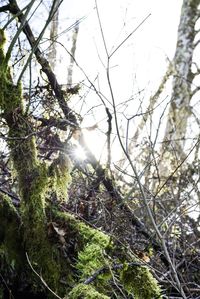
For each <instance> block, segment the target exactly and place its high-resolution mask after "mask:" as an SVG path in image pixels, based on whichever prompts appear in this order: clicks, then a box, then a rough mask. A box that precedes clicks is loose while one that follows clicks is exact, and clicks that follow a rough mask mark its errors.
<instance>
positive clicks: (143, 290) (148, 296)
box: [120, 265, 162, 299]
mask: <svg viewBox="0 0 200 299" xmlns="http://www.w3.org/2000/svg"><path fill="white" fill-rule="evenodd" d="M120 281H121V282H122V284H123V285H124V288H125V289H126V291H127V292H128V293H130V294H133V295H134V298H135V299H144V298H145V299H156V298H162V295H161V290H160V287H159V285H158V283H157V281H156V280H155V279H154V277H153V275H152V274H151V273H150V271H149V269H148V268H147V267H145V266H143V267H141V266H140V267H135V266H134V267H128V266H126V265H125V267H124V269H123V270H122V271H121V272H120Z"/></svg>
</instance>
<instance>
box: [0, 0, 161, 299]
mask: <svg viewBox="0 0 200 299" xmlns="http://www.w3.org/2000/svg"><path fill="white" fill-rule="evenodd" d="M34 2H35V1H31V2H29V3H28V5H27V6H25V8H24V9H23V10H22V9H20V8H19V6H18V4H17V2H16V1H15V0H10V1H9V3H8V4H6V5H5V6H2V7H1V8H0V11H1V12H9V13H10V14H12V16H13V18H11V19H10V20H9V22H10V21H15V18H17V19H18V21H19V22H20V25H19V28H18V29H17V31H16V33H15V34H14V36H13V38H12V40H11V42H10V44H9V45H8V50H7V52H6V53H4V51H5V50H4V46H5V43H6V37H5V30H4V29H1V30H0V84H1V86H0V90H1V91H0V109H1V117H2V121H3V122H4V128H3V130H4V131H5V132H6V133H5V141H6V144H7V149H9V151H10V152H9V161H10V162H11V163H12V166H11V167H12V171H13V174H12V176H13V178H15V183H14V185H15V188H16V194H17V195H18V196H19V199H18V198H16V196H15V195H12V194H11V193H9V192H6V191H3V192H1V195H0V219H1V229H0V258H1V259H0V271H1V278H2V281H1V298H5V297H6V296H7V295H6V294H7V292H8V291H9V292H11V295H12V296H14V297H15V296H19V295H20V298H21V297H23V296H24V297H25V296H28V297H30V296H31V294H32V293H33V294H34V293H35V294H36V295H37V296H39V295H40V296H41V294H42V296H43V297H46V298H51V297H52V298H54V297H57V298H61V297H62V298H63V297H64V296H65V298H80V297H81V298H109V297H110V296H112V294H113V296H118V295H117V294H118V293H119V296H123V297H124V296H126V294H128V293H130V294H132V293H133V294H134V297H135V298H159V297H160V296H161V295H160V288H159V286H158V284H157V281H156V280H155V279H154V278H153V276H152V274H151V273H150V271H149V269H148V268H147V267H146V266H145V265H144V264H142V263H141V262H139V260H138V259H137V258H135V257H134V256H133V255H132V254H131V253H128V254H126V252H125V248H123V246H122V245H117V243H116V242H114V241H113V240H111V239H110V237H109V236H108V235H106V234H104V233H102V232H100V231H98V230H97V229H93V228H91V227H90V226H89V225H86V224H84V223H83V222H82V221H80V220H79V219H77V218H76V217H74V216H73V215H71V214H70V213H68V212H66V211H65V210H64V203H63V202H64V201H65V199H66V197H67V186H68V185H69V184H70V179H71V178H70V171H71V167H70V161H69V158H68V155H67V154H66V152H65V151H64V146H68V140H65V142H64V143H62V142H61V141H60V138H59V134H54V132H53V129H52V127H53V128H61V129H64V130H70V132H72V134H73V131H74V130H80V129H79V122H78V119H77V116H76V114H75V113H74V112H73V111H72V110H71V109H70V108H69V106H68V103H67V100H68V99H69V97H70V93H69V94H65V95H64V92H63V91H62V89H61V86H60V85H59V84H58V82H57V79H56V76H55V74H54V73H53V71H52V69H51V67H50V64H49V62H48V60H47V59H46V58H45V57H44V55H43V53H42V51H41V50H40V49H39V43H40V41H41V38H42V36H43V34H44V32H45V30H46V28H47V26H48V24H49V23H50V22H51V20H52V19H53V17H54V15H55V14H56V13H57V10H58V7H59V5H60V4H61V2H62V1H60V2H59V3H58V1H53V2H52V4H51V8H50V12H49V15H48V18H47V20H46V23H45V25H44V27H43V29H42V30H41V32H40V34H39V36H38V38H37V39H36V38H35V37H34V35H33V33H32V30H31V28H30V26H29V23H28V21H27V20H28V15H29V12H30V11H31V8H32V7H33V4H34ZM9 22H8V23H9ZM7 25H8V24H7ZM5 27H7V26H5ZM22 31H23V32H24V34H25V36H26V39H27V40H28V42H29V45H30V49H31V53H30V55H29V57H28V59H27V61H26V62H25V63H24V65H23V68H22V71H21V74H20V76H19V78H18V80H16V78H13V76H12V74H11V71H10V67H9V63H10V60H11V59H12V58H11V55H12V53H13V50H14V45H15V44H16V42H17V40H18V39H19V37H20V34H21V32H22ZM33 55H35V57H36V60H37V62H38V63H39V64H40V65H41V68H42V71H43V73H45V75H46V78H47V79H46V81H47V86H45V87H43V88H44V92H42V97H45V96H49V98H50V97H51V98H53V99H54V100H55V99H57V103H58V109H59V113H60V114H62V118H63V119H62V120H60V119H58V118H56V116H55V115H54V117H52V116H51V114H49V115H48V117H46V118H44V117H40V118H39V117H37V116H34V113H33V111H32V110H31V109H32V108H31V103H29V102H28V101H26V99H25V96H24V92H23V87H22V84H21V79H22V77H23V75H24V72H25V70H26V68H27V66H28V64H29V63H31V59H32V57H33ZM16 81H17V82H16ZM36 88H39V90H42V86H40V85H38V86H37V87H36ZM29 92H30V94H31V93H32V86H31V83H30V88H29ZM37 92H38V90H35V95H37ZM30 94H29V95H30ZM42 97H41V99H40V101H41V102H40V105H41V110H42V107H44V105H45V103H44V102H43V100H42ZM29 100H30V99H29ZM46 105H47V103H46ZM46 113H47V111H46ZM45 121H46V124H45ZM37 122H41V124H42V125H39V126H38V123H37ZM46 125H47V126H46ZM40 126H44V127H45V130H41V132H40V133H41V134H40V133H39V132H37V131H36V130H37V129H39V127H40ZM51 129H52V131H51ZM43 133H44V135H43ZM50 134H52V140H51V142H52V143H53V142H56V141H57V147H59V151H58V152H59V153H58V154H57V156H56V157H53V153H52V152H50V153H49V154H48V157H47V156H46V157H45V156H44V155H42V151H41V150H40V146H41V145H45V144H46V145H47V144H48V141H49V140H47V138H48V137H49V136H50ZM36 137H37V138H36ZM44 137H45V138H44ZM56 138H57V139H56ZM48 159H49V162H47V161H48ZM93 163H96V164H97V165H98V163H97V162H96V161H95V160H94V161H93ZM99 171H101V172H102V174H103V175H105V173H104V171H103V169H102V168H101V167H100V168H99ZM105 182H106V179H105ZM107 183H110V186H111V187H112V184H111V180H108V182H107ZM9 196H10V197H11V198H9ZM13 198H14V199H16V202H15V203H16V204H17V205H16V206H15V205H14V204H13V202H12V200H11V199H13ZM62 203H63V204H62ZM114 260H115V263H114ZM26 292H27V293H26ZM25 293H26V295H25ZM120 294H121V295H120ZM9 296H10V295H9Z"/></svg>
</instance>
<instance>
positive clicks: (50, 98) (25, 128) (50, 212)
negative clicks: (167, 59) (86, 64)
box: [0, 0, 200, 299]
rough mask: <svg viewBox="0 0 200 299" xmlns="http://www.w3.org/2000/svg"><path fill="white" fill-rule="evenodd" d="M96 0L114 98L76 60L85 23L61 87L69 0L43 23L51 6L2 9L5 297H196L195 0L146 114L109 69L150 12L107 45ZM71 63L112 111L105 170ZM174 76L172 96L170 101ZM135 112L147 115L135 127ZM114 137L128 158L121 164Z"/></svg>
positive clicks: (0, 274) (0, 288)
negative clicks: (85, 125)
mask: <svg viewBox="0 0 200 299" xmlns="http://www.w3.org/2000/svg"><path fill="white" fill-rule="evenodd" d="M95 3H96V12H97V19H98V21H99V27H100V32H101V37H102V40H103V44H104V49H105V54H106V55H105V61H103V64H104V66H105V76H106V79H107V83H108V87H109V100H108V99H107V97H106V96H105V95H104V94H103V92H102V91H100V90H99V89H98V85H97V84H96V82H95V81H92V80H90V79H89V77H88V76H87V73H86V71H85V70H83V69H81V67H80V66H79V65H78V62H77V61H76V58H75V54H76V46H77V44H76V43H77V37H78V34H79V27H80V25H81V19H80V20H78V21H76V22H75V23H74V24H73V25H72V26H71V27H70V28H71V29H72V31H73V33H72V46H71V51H68V50H67V49H65V50H66V52H65V53H68V56H69V67H68V70H67V71H66V73H68V78H67V81H66V82H67V84H66V85H60V84H59V83H58V80H57V78H56V73H55V72H54V70H55V63H54V62H55V61H53V58H52V56H51V55H50V54H52V55H54V57H55V55H56V50H57V54H58V49H57V48H56V45H59V44H60V41H59V39H58V40H57V38H58V36H59V28H58V27H57V26H55V27H54V26H53V23H52V22H53V21H55V20H56V22H57V24H58V21H59V14H58V10H59V9H60V7H61V5H62V1H57V0H54V1H51V5H50V8H49V12H48V15H47V17H46V20H45V21H43V27H42V29H41V28H34V29H33V28H31V25H30V24H31V18H34V17H35V18H37V9H38V8H42V5H43V3H40V5H39V6H35V5H36V2H35V1H33V0H32V1H30V2H28V1H25V7H24V8H21V7H19V6H18V3H17V2H16V0H9V1H4V3H2V4H1V5H2V7H0V14H1V15H4V16H6V17H5V18H3V19H2V22H1V28H2V29H1V30H0V84H1V86H0V112H1V114H0V115H1V138H2V142H1V144H2V153H1V154H2V155H1V161H0V168H1V172H2V175H1V176H0V183H1V186H0V221H1V227H0V278H1V280H0V294H1V295H0V297H2V298H8V297H10V296H14V297H16V298H18V297H20V298H22V297H30V296H36V297H38V298H39V297H42V298H43V297H44V298H51V297H52V298H54V297H58V298H139V299H140V298H141V299H143V298H149V299H150V298H152V299H153V298H161V297H162V296H163V297H164V298H165V297H166V296H167V297H168V298H174V296H175V297H177V298H196V296H198V292H199V267H200V265H199V262H198V258H199V242H198V238H199V216H195V217H194V216H193V213H194V211H193V207H194V206H195V207H197V211H199V210H198V209H199V208H198V207H199V191H198V189H199V188H198V187H199V186H198V185H199V176H198V172H199V166H198V165H199V158H198V157H199V141H198V139H197V138H198V136H197V135H198V134H196V133H195V134H194V135H192V136H190V139H189V138H188V131H189V129H190V125H191V123H192V122H194V120H197V121H198V115H197V114H195V110H194V109H191V105H192V104H191V103H192V101H193V98H194V97H192V96H194V95H195V94H196V93H197V92H198V91H199V88H198V86H196V88H194V89H193V86H194V84H197V83H196V82H195V78H196V77H197V76H198V74H199V68H198V65H197V64H194V58H195V52H194V49H195V47H198V33H197V28H196V27H197V26H198V23H197V21H198V18H199V1H195V0H191V1H183V5H182V11H181V18H180V25H179V31H178V40H177V48H176V52H175V57H174V60H173V61H172V62H171V63H170V66H169V68H168V70H167V72H166V74H165V76H164V77H163V80H162V81H161V83H160V85H159V88H158V90H157V91H156V92H155V94H154V95H153V96H152V97H151V99H150V101H149V105H147V106H148V108H147V110H146V111H145V112H144V110H143V107H142V104H140V108H139V109H138V111H139V113H136V112H135V110H134V111H133V110H131V111H133V113H132V115H130V113H127V114H126V111H127V110H128V109H127V107H128V108H130V106H129V102H131V100H126V101H124V102H123V103H120V104H119V103H117V101H116V98H115V93H114V86H113V85H112V71H111V70H112V67H111V66H112V62H113V59H115V58H116V56H117V55H118V51H119V50H121V49H122V48H123V47H124V46H125V44H126V41H127V40H129V39H130V38H131V37H132V36H133V33H134V32H135V31H136V30H137V28H139V27H140V26H141V25H142V24H143V23H144V22H145V20H147V19H148V17H149V16H147V17H146V18H145V19H144V20H143V21H142V22H141V23H140V24H139V25H138V26H137V28H136V29H134V30H133V31H132V32H131V33H130V34H128V35H127V37H125V38H124V40H122V41H121V42H119V44H118V45H117V46H116V47H114V48H112V49H111V52H109V50H108V46H107V44H106V39H105V32H104V30H103V24H102V21H101V13H100V11H99V9H98V5H97V1H96V2H95ZM4 4H5V5H4ZM45 9H46V7H45ZM41 11H43V10H42V9H41ZM16 20H17V21H18V22H17V23H15V22H16ZM16 24H17V25H16ZM49 25H51V29H50V41H49V43H47V46H46V48H45V46H44V41H45V40H46V39H45V38H46V36H49V32H48V28H49V27H48V26H49ZM54 25H55V24H54ZM36 29H37V30H39V31H37V30H36ZM36 31H37V32H36ZM6 35H7V36H8V38H7V39H8V40H7V41H6ZM36 36H37V38H36ZM185 41H187V43H185ZM183 45H184V46H185V47H183ZM61 46H62V47H64V46H63V45H61ZM194 46H195V47H194ZM49 47H50V48H49ZM6 49H7V50H6ZM49 49H50V50H49ZM51 50H52V51H51ZM46 53H48V54H47V55H46ZM11 64H12V65H13V74H12V72H11V70H10V65H11ZM194 65H195V71H194V70H193V67H194ZM51 66H52V67H51ZM75 66H76V67H79V69H81V71H82V72H83V73H84V76H85V77H86V78H87V82H89V86H90V87H89V88H88V89H87V86H86V92H94V95H95V94H96V96H97V97H98V98H99V100H100V101H101V104H102V106H103V107H104V110H105V119H107V122H106V123H107V129H106V131H105V137H106V144H107V161H106V165H105V166H104V165H103V166H102V165H101V164H100V163H99V161H98V160H97V159H96V157H95V155H94V154H93V153H92V152H91V151H90V149H89V147H88V145H87V142H86V140H85V137H84V134H83V131H82V129H81V121H82V117H83V116H82V115H79V113H78V109H76V105H74V106H75V108H74V110H73V109H72V108H71V107H73V101H74V99H77V98H78V97H79V96H80V94H81V92H82V90H80V83H78V84H77V83H76V84H73V68H74V67H75ZM66 69H67V68H66ZM170 77H172V79H173V82H172V87H171V89H172V96H171V100H170V102H169V103H166V101H165V99H163V97H164V96H163V94H164V92H165V90H166V83H167V82H168V80H169V78H170ZM193 79H194V80H193ZM192 80H193V81H192ZM21 82H23V84H22V83H21ZM183 87H184V88H183ZM82 89H83V94H84V92H85V90H84V87H82ZM132 97H133V95H131V97H130V99H131V98H132ZM138 97H139V101H140V103H142V100H141V99H140V93H138ZM75 103H77V100H75ZM162 103H164V108H163V106H162ZM144 104H145V107H146V102H145V103H144ZM92 105H94V104H92ZM120 105H121V107H125V109H124V110H123V109H121V108H119V107H120ZM196 105H198V100H197V103H196ZM168 106H169V108H168ZM120 109H121V110H120ZM159 109H160V110H159ZM90 110H92V111H93V113H94V108H90ZM189 110H191V111H190V112H191V113H189V112H188V111H189ZM121 111H123V113H121ZM158 112H159V121H158V122H156V125H157V128H156V134H154V132H153V129H152V124H153V122H154V119H156V118H157V115H158ZM120 113H121V114H122V115H123V116H124V120H123V121H124V122H126V129H124V123H123V122H122V124H121V120H120ZM196 113H197V112H196ZM136 116H137V117H141V122H140V123H138V125H137V127H136V128H134V129H135V131H133V133H132V131H131V128H133V124H132V122H133V121H134V119H135V118H136ZM164 116H165V117H166V121H164V120H163V119H164ZM180 117H181V119H182V122H180ZM192 124H193V123H192ZM93 127H95V128H96V125H95V126H93ZM93 127H92V128H89V130H92V129H93ZM146 128H150V129H149V132H148V131H147V132H146V131H145V129H146ZM163 128H166V129H165V134H163V132H164V129H163ZM115 129H116V130H115ZM113 135H114V136H115V137H114V140H113V139H112V136H113ZM162 135H164V138H163V136H162ZM124 136H125V137H124ZM158 139H159V142H160V140H161V146H160V144H159V142H158ZM115 140H117V142H118V144H119V145H120V147H121V151H122V152H123V161H120V163H117V162H116V163H115V164H114V163H112V155H113V148H112V143H113V142H116V141H115ZM77 147H81V148H82V149H84V152H85V155H86V159H85V160H84V161H82V162H80V161H79V160H77V158H76V156H75V155H74V152H75V150H76V149H77ZM186 147H188V148H189V149H188V150H186ZM172 148H173V151H172V150H171V149H172ZM163 169H167V171H163ZM191 212H192V213H191Z"/></svg>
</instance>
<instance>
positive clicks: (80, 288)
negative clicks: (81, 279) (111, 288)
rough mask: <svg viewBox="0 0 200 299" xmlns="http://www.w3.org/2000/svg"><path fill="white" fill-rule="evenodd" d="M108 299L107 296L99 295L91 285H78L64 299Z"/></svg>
mask: <svg viewBox="0 0 200 299" xmlns="http://www.w3.org/2000/svg"><path fill="white" fill-rule="evenodd" d="M65 298H66V299H67V298H68V299H109V297H108V296H106V295H103V294H100V293H99V292H97V291H96V290H95V288H94V287H92V286H91V285H85V284H78V285H76V286H75V287H74V288H73V289H72V291H71V292H70V293H69V295H68V296H66V297H64V299H65Z"/></svg>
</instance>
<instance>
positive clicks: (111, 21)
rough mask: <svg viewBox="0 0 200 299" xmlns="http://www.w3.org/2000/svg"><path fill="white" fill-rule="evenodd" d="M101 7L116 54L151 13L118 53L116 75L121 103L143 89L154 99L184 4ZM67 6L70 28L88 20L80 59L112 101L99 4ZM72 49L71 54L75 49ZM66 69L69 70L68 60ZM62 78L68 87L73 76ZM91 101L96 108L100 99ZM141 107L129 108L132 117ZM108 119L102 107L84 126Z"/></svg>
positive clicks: (122, 1)
mask: <svg viewBox="0 0 200 299" xmlns="http://www.w3.org/2000/svg"><path fill="white" fill-rule="evenodd" d="M97 4H98V9H99V14H100V19H101V25H102V28H103V32H104V36H105V41H106V45H107V48H108V52H111V51H112V50H113V49H115V48H116V46H118V45H119V44H120V43H121V42H122V41H123V40H124V38H126V36H127V35H129V34H130V33H131V32H132V31H133V30H134V29H135V28H136V27H137V26H138V25H139V24H140V23H141V22H142V21H143V20H144V19H145V18H146V17H147V16H148V15H149V14H151V16H150V17H149V18H148V19H147V20H146V21H145V22H144V24H143V25H142V26H141V27H140V28H139V29H138V30H137V31H136V32H135V33H134V34H133V35H132V36H131V38H130V39H129V40H127V42H126V43H125V44H124V45H123V46H122V47H121V48H120V49H119V50H118V51H117V52H116V53H115V55H114V56H113V58H112V59H111V70H110V74H111V81H112V87H113V91H114V95H115V99H116V103H120V102H123V101H126V100H127V99H129V98H130V97H131V95H132V94H134V93H136V92H137V91H138V90H141V89H144V90H145V92H144V97H146V98H147V99H149V95H150V94H151V93H152V92H153V91H155V89H156V88H157V87H158V86H159V82H160V79H161V77H162V76H163V75H164V74H165V71H166V67H167V59H170V60H171V59H172V58H173V55H174V51H175V47H176V38H177V29H178V24H179V18H180V12H181V5H182V0H167V1H166V0H99V1H97ZM62 5H63V7H65V9H61V10H60V18H61V24H63V25H64V26H66V22H67V24H68V26H70V25H71V24H72V23H73V22H75V21H76V20H77V19H78V18H81V17H83V16H87V18H86V19H85V20H84V21H83V22H82V23H81V25H80V31H79V36H78V43H77V51H76V59H77V61H78V63H79V64H80V66H81V67H82V68H83V69H84V71H85V72H86V74H87V75H88V76H89V78H90V79H91V81H93V80H94V78H95V77H96V76H97V75H98V77H99V82H98V84H99V90H100V91H101V92H102V93H103V94H104V95H105V96H106V97H108V99H110V92H109V89H108V84H107V79H106V72H105V68H104V66H103V64H104V65H105V64H106V54H105V49H104V46H103V41H102V36H101V33H100V28H99V23H98V18H97V13H96V10H95V9H94V7H95V1H94V0H85V1H82V0H73V1H71V0H65V1H64V3H63V4H62ZM64 38H66V37H64ZM65 42H66V40H63V43H65ZM68 49H69V50H70V46H69V47H68ZM64 55H66V54H64ZM61 66H64V60H63V57H62V59H61ZM59 70H60V66H59ZM58 75H60V76H59V78H60V80H61V81H62V83H66V75H67V72H66V71H65V73H64V74H63V73H62V72H60V71H59V73H58ZM83 78H84V76H83V75H82V73H81V72H78V71H77V72H76V73H74V78H73V79H74V81H75V82H79V81H81V80H82V79H83ZM88 102H89V106H91V107H92V106H93V105H94V106H95V104H97V103H98V100H97V103H96V102H95V100H94V95H91V99H90V97H89V101H88ZM135 104H136V102H134V103H133V105H132V106H130V107H129V108H128V109H129V110H130V114H134V113H133V111H132V109H134V108H135V107H136V106H137V105H135ZM89 106H88V109H89ZM85 107H86V106H85ZM86 109H87V108H86ZM102 115H104V116H105V109H104V108H103V107H102V110H101V108H99V107H98V109H97V113H96V115H95V117H94V119H93V118H92V117H85V119H84V125H85V126H87V125H93V124H94V122H95V121H97V122H98V121H101V119H102ZM102 125H104V126H105V127H104V128H103V129H104V131H105V130H106V126H107V122H106V121H105V119H104V120H103V121H102ZM95 134H96V133H95ZM95 134H93V135H94V136H95ZM94 136H92V137H91V147H94V148H93V151H94V152H97V149H96V148H95V147H96V142H94ZM99 150H100V149H99Z"/></svg>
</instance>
